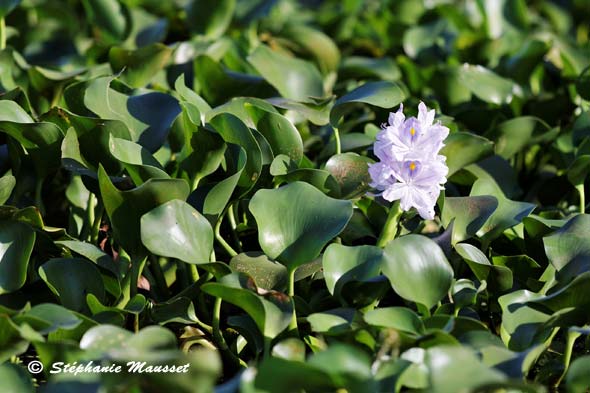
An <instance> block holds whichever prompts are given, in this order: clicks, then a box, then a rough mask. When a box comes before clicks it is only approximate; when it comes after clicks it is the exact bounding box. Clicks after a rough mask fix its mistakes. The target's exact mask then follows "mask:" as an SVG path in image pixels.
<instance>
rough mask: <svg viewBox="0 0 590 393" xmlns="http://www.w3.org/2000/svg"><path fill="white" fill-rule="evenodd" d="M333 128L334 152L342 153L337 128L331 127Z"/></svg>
mask: <svg viewBox="0 0 590 393" xmlns="http://www.w3.org/2000/svg"><path fill="white" fill-rule="evenodd" d="M333 129H334V140H335V141H336V154H340V153H342V145H341V143H340V131H338V128H336V127H333Z"/></svg>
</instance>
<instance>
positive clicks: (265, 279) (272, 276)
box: [229, 252, 288, 291]
mask: <svg viewBox="0 0 590 393" xmlns="http://www.w3.org/2000/svg"><path fill="white" fill-rule="evenodd" d="M229 265H230V267H231V268H232V269H233V270H235V271H237V272H242V273H246V274H248V275H249V276H250V277H252V278H253V279H254V282H255V283H256V285H257V286H258V287H260V288H264V289H268V290H270V289H275V290H278V291H280V290H284V289H285V288H286V285H287V279H288V277H287V269H285V266H283V265H281V264H280V263H278V262H275V261H272V260H270V259H269V258H268V257H267V256H266V255H264V254H263V253H258V252H246V253H241V254H238V255H236V256H235V257H233V258H232V259H231V261H230V262H229Z"/></svg>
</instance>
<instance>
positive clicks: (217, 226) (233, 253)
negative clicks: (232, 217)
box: [215, 209, 238, 257]
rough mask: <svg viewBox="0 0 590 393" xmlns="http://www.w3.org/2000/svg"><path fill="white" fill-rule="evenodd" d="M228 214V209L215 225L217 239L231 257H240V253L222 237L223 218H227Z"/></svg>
mask: <svg viewBox="0 0 590 393" xmlns="http://www.w3.org/2000/svg"><path fill="white" fill-rule="evenodd" d="M226 212H227V209H226V210H225V211H224V212H223V213H222V214H221V215H220V216H219V218H218V219H217V222H216V223H215V239H217V241H218V242H219V244H221V247H223V248H224V249H225V251H227V253H228V254H229V256H230V257H235V256H236V255H238V253H237V252H236V250H234V249H233V248H232V247H231V246H230V245H229V244H228V243H227V242H226V241H225V239H224V238H223V237H222V236H221V223H222V222H223V218H224V217H225V213H226Z"/></svg>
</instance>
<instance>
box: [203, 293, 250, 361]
mask: <svg viewBox="0 0 590 393" xmlns="http://www.w3.org/2000/svg"><path fill="white" fill-rule="evenodd" d="M221 301H222V300H221V298H220V297H216V298H215V305H214V306H213V321H212V322H211V325H212V328H213V339H214V340H215V343H216V344H217V347H218V348H219V349H220V350H221V351H222V352H223V353H225V354H227V355H228V356H229V358H230V360H231V361H232V362H233V363H234V365H235V366H237V367H243V366H244V364H243V362H242V361H241V359H240V358H238V357H237V356H236V354H234V353H233V352H232V351H231V350H230V349H229V346H228V345H227V342H226V341H225V338H224V337H223V333H221V329H220V328H219V321H220V319H221Z"/></svg>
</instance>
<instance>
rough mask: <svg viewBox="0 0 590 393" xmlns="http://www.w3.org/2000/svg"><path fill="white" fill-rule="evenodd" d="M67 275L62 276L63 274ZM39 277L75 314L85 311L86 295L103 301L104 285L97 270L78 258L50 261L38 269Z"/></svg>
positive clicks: (91, 264)
mask: <svg viewBox="0 0 590 393" xmlns="http://www.w3.org/2000/svg"><path fill="white" fill-rule="evenodd" d="M64 271H67V272H68V274H67V275H64V274H63V272H64ZM39 275H40V276H41V278H42V279H43V280H44V281H45V283H46V284H47V286H48V287H49V288H50V289H51V291H52V292H53V293H55V295H56V296H58V297H59V299H60V301H61V303H62V304H63V305H64V306H65V307H67V308H69V309H71V310H73V311H77V312H84V311H87V306H86V294H87V293H92V294H93V295H95V296H96V297H97V298H98V299H99V300H100V301H104V299H105V291H104V285H103V281H102V277H101V275H100V272H99V270H98V268H97V267H96V266H95V265H94V264H93V263H91V262H89V261H86V260H84V259H78V258H56V259H50V260H49V261H47V262H45V263H44V264H43V265H41V267H40V268H39Z"/></svg>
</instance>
